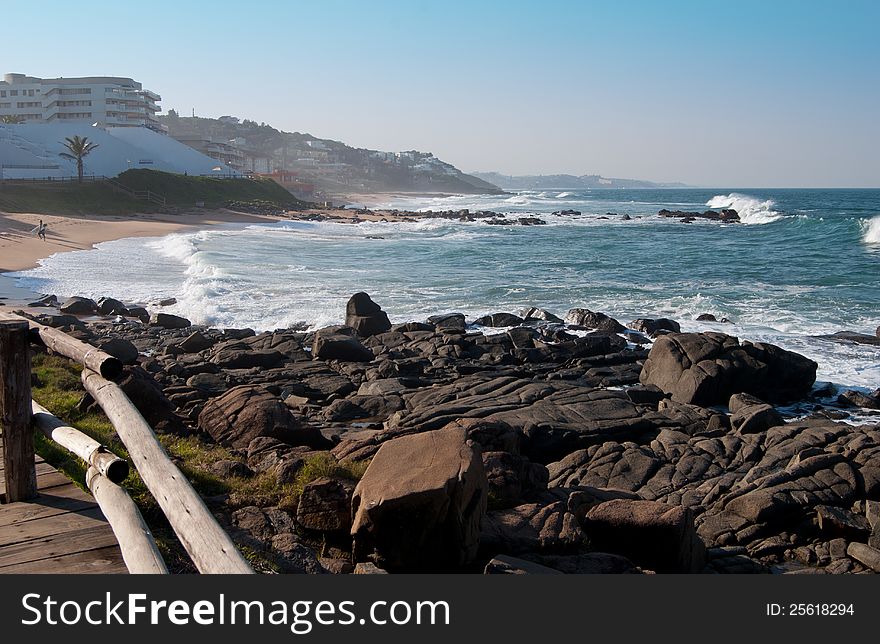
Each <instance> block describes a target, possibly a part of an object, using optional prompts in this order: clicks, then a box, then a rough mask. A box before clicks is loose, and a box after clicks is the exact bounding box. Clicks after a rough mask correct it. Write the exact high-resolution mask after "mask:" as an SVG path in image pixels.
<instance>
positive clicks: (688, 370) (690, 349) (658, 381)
mask: <svg viewBox="0 0 880 644" xmlns="http://www.w3.org/2000/svg"><path fill="white" fill-rule="evenodd" d="M816 368H817V365H816V363H815V362H813V361H812V360H810V359H808V358H805V357H804V356H802V355H799V354H797V353H793V352H791V351H786V350H784V349H781V348H779V347H777V346H774V345H772V344H763V343H751V342H747V341H744V342H743V343H742V344H740V343H739V341H738V340H737V339H736V338H734V337H732V336H729V335H725V334H723V333H711V332H710V333H676V334H670V335H665V336H661V337H659V338H657V340H656V341H655V343H654V346H653V347H652V348H651V352H650V353H649V355H648V359H647V361H646V362H645V365H644V367H643V369H642V373H641V376H640V378H639V379H640V381H641V382H642V384H646V385H647V384H653V385H657V386H658V387H659V388H660V389H662V390H663V391H664V392H666V393H668V394H671V396H672V399H673V400H675V401H678V402H685V403H693V404H697V405H704V406H705V405H714V404H724V403H726V402H727V401H728V399H729V398H730V396H731V395H733V394H735V393H741V392H745V393H750V394H753V395H755V396H758V397H760V398H762V399H764V400H767V401H769V402H780V403H784V402H791V401H793V400H798V399H800V398H803V397H804V396H806V395H807V394H808V393H809V392H810V389H811V388H812V386H813V382H815V380H816Z"/></svg>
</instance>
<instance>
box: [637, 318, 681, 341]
mask: <svg viewBox="0 0 880 644" xmlns="http://www.w3.org/2000/svg"><path fill="white" fill-rule="evenodd" d="M627 326H629V328H630V329H634V330H636V331H639V332H640V333H644V334H645V335H647V336H648V337H649V338H656V337H657V336H658V335H664V334H666V333H680V332H681V325H680V324H679V323H678V322H676V321H675V320H670V319H669V318H656V319H655V318H639V319H638V320H633V321H632V322H630V323H629V324H628V325H627Z"/></svg>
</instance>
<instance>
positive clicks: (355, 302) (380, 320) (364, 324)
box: [345, 293, 391, 338]
mask: <svg viewBox="0 0 880 644" xmlns="http://www.w3.org/2000/svg"><path fill="white" fill-rule="evenodd" d="M345 325H346V326H349V327H351V328H352V329H354V330H355V331H357V334H358V335H359V336H361V337H363V338H366V337H368V336H371V335H376V334H377V333H384V332H385V331H388V330H389V329H391V322H390V321H389V320H388V314H386V313H385V312H384V311H383V310H382V309H381V308H380V307H379V305H378V304H376V303H375V302H374V301H373V300H372V299H370V296H369V295H367V294H366V293H355V294H354V295H352V296H351V299H349V300H348V304H347V305H346V307H345Z"/></svg>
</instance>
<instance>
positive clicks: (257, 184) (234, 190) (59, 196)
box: [0, 170, 307, 215]
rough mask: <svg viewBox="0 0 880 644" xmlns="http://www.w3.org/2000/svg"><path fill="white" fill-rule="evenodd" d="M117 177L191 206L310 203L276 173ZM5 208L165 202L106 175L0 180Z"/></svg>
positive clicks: (66, 210)
mask: <svg viewBox="0 0 880 644" xmlns="http://www.w3.org/2000/svg"><path fill="white" fill-rule="evenodd" d="M117 181H118V182H119V183H121V184H122V185H124V186H125V187H127V188H129V189H130V190H137V191H141V190H150V191H152V192H154V193H156V194H157V195H159V196H162V197H164V198H165V199H166V203H167V206H168V207H170V208H192V207H194V206H195V205H196V203H198V202H203V203H204V204H205V207H207V208H221V207H224V206H226V204H228V203H229V202H231V201H236V202H242V203H246V204H254V205H258V206H259V205H262V206H273V207H279V208H288V209H296V208H303V207H305V206H306V205H307V204H305V203H304V202H302V201H299V200H298V199H297V198H296V197H294V196H293V195H292V194H290V193H289V192H288V191H287V190H285V189H284V188H282V187H281V186H280V185H278V184H277V183H275V182H274V181H272V180H271V179H260V178H256V179H218V178H216V177H188V176H184V175H180V174H172V173H168V172H158V171H156V170H127V171H126V172H123V173H122V174H120V175H119V177H117ZM0 210H2V211H6V212H34V213H44V214H53V215H77V214H91V215H126V214H132V213H136V212H156V211H157V210H161V207H160V206H157V205H156V204H153V203H150V202H147V201H139V200H137V199H134V198H133V197H129V196H128V195H126V194H125V193H122V192H120V191H118V190H116V189H114V188H113V186H112V185H110V184H109V183H107V182H103V181H97V182H85V183H82V184H78V183H76V182H72V183H68V182H65V183H60V182H59V183H50V182H38V183H3V184H0Z"/></svg>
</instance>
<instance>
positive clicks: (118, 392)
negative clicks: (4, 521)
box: [0, 313, 253, 574]
mask: <svg viewBox="0 0 880 644" xmlns="http://www.w3.org/2000/svg"><path fill="white" fill-rule="evenodd" d="M30 342H36V343H39V344H41V345H43V346H45V347H46V348H48V349H49V350H51V351H52V352H54V353H58V354H60V355H63V356H65V357H67V358H70V359H72V360H75V361H77V362H79V363H80V364H81V365H82V366H83V371H82V381H83V385H84V386H85V388H86V391H88V392H89V393H90V394H91V395H92V397H93V398H94V399H95V401H96V402H97V403H98V404H99V405H100V406H101V408H102V409H103V410H104V413H105V414H106V415H107V417H108V418H109V420H110V423H111V424H112V425H113V428H114V429H115V430H116V433H117V434H118V436H119V438H120V440H121V441H122V443H123V444H124V445H125V448H126V449H127V450H128V453H129V454H130V455H131V458H132V461H133V465H134V466H135V468H136V469H137V471H138V473H139V474H140V476H141V479H142V480H143V482H144V485H146V487H147V489H148V490H149V491H150V494H152V495H153V497H154V498H155V499H156V502H157V503H158V504H159V507H160V508H161V509H162V512H163V513H164V514H165V517H166V518H167V519H168V522H169V524H171V527H172V529H173V530H174V532H175V534H176V535H177V537H178V539H179V540H180V542H181V544H182V545H183V547H184V549H185V550H186V552H187V554H188V555H189V556H190V558H191V559H192V561H193V563H194V564H195V566H196V568H197V569H198V571H199V572H201V573H236V574H251V573H253V570H252V569H251V567H250V566H249V565H248V563H247V561H245V559H244V557H242V555H241V553H239V551H238V549H237V548H236V547H235V544H234V543H233V542H232V539H231V538H230V537H229V535H228V534H227V533H226V532H225V531H224V530H223V528H222V527H220V525H219V524H218V523H217V521H216V519H215V518H214V516H213V515H212V514H211V512H210V511H209V510H208V508H207V507H206V506H205V504H204V502H203V501H202V499H201V497H200V496H199V495H198V493H197V492H196V491H195V490H194V489H193V487H192V485H191V484H190V482H189V481H188V480H187V479H186V477H185V476H184V475H183V474H182V473H181V471H180V470H179V469H178V468H177V466H176V465H174V463H173V462H172V461H171V459H170V458H169V457H168V454H167V453H166V452H165V450H164V448H163V447H162V445H161V443H160V442H159V440H158V439H157V438H156V434H155V433H154V432H153V430H152V428H151V427H150V425H149V424H148V423H147V421H145V420H144V418H143V416H142V415H141V414H140V412H139V411H138V410H137V408H136V407H135V406H134V404H133V403H132V402H131V401H130V400H129V399H128V397H127V396H126V395H125V392H124V391H123V390H122V389H121V388H120V387H119V385H117V384H115V383H114V382H113V380H115V379H116V378H118V377H119V376H120V375H121V374H122V364H121V363H120V362H119V361H118V360H117V359H116V358H114V357H113V356H110V355H108V354H106V353H104V352H103V351H101V350H99V349H96V348H95V347H93V346H91V345H89V344H86V343H84V342H81V341H79V340H77V339H75V338H72V337H71V336H68V335H67V334H65V333H63V332H61V331H59V330H57V329H53V328H51V327H47V326H44V325H42V324H39V323H37V322H34V321H32V320H28V319H26V318H23V317H20V316H18V315H14V314H4V313H0V421H2V429H3V442H4V460H5V474H6V502H7V503H12V502H16V501H26V500H28V499H30V498H33V497H35V496H36V494H37V486H36V469H35V464H34V439H33V429H34V428H36V429H39V430H40V431H41V432H42V433H43V434H44V435H45V436H46V437H47V438H49V439H50V440H52V441H54V442H55V443H57V444H58V445H61V446H62V447H64V448H65V449H67V450H68V451H70V452H71V453H73V454H75V455H76V456H78V457H79V458H81V459H82V460H83V461H85V462H86V464H87V465H88V466H89V468H88V472H87V474H86V484H87V486H88V488H89V490H90V491H91V492H92V495H93V496H94V497H95V500H96V501H97V503H98V505H99V506H100V507H101V511H102V512H103V513H104V516H105V517H106V519H107V522H108V523H109V524H110V526H111V528H112V529H113V533H114V534H115V535H116V539H117V541H118V542H119V546H120V550H121V551H122V556H123V559H124V561H125V563H126V566H127V567H128V569H129V571H130V572H132V573H159V574H161V573H166V572H167V568H166V566H165V563H164V561H162V557H161V555H160V554H159V550H158V548H157V547H156V543H155V540H154V539H153V537H152V535H151V534H150V531H149V529H148V528H147V526H146V523H145V522H144V519H143V517H142V516H141V514H140V512H139V511H138V509H137V507H136V506H135V504H134V502H133V501H132V500H131V498H130V497H129V496H128V494H127V493H126V492H125V490H124V489H123V488H121V487H119V485H118V483H121V482H122V480H123V479H124V478H125V476H127V474H128V466H127V463H125V461H122V459H119V458H118V457H116V456H114V455H113V454H111V453H110V451H109V450H108V449H107V448H105V447H103V446H102V445H100V444H99V443H97V442H96V441H94V440H92V439H91V438H89V437H88V436H86V435H85V434H82V433H81V432H79V431H78V430H76V429H74V428H73V427H68V426H66V425H65V424H64V423H63V422H62V421H61V420H59V419H57V418H55V417H54V416H52V415H51V414H50V413H49V412H48V410H46V409H44V408H43V407H41V406H40V405H38V404H37V403H36V402H34V401H32V400H31V372H30V346H29V345H30Z"/></svg>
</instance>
